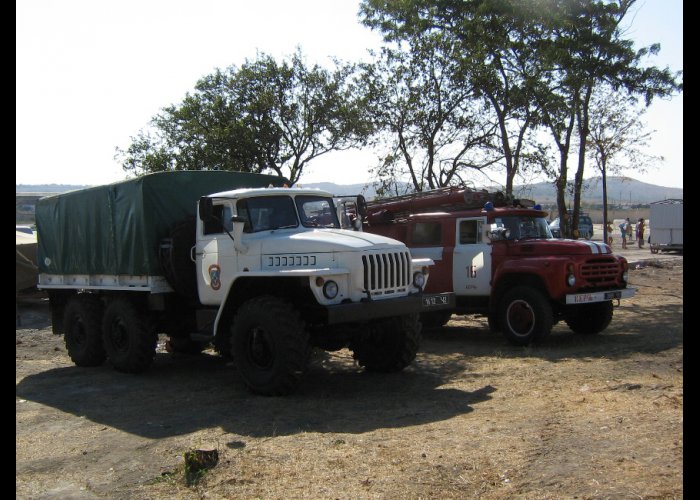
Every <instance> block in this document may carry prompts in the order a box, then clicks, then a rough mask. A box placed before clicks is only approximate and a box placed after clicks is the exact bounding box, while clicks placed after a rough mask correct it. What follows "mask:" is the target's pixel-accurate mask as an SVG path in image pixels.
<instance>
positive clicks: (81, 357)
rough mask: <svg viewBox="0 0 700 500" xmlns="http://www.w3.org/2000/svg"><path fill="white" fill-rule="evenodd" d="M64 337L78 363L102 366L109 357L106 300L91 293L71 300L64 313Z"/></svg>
mask: <svg viewBox="0 0 700 500" xmlns="http://www.w3.org/2000/svg"><path fill="white" fill-rule="evenodd" d="M63 326H64V329H65V337H64V340H65V342H66V349H67V350H68V355H69V356H70V359H71V360H73V363H75V364H76V365H77V366H99V365H101V364H102V363H104V360H105V359H106V358H107V355H106V354H105V350H104V347H103V345H102V302H101V301H100V299H99V298H98V297H97V296H94V295H90V294H87V293H81V294H79V295H74V296H73V297H71V298H70V299H69V300H68V304H67V305H66V309H65V312H64V315H63Z"/></svg>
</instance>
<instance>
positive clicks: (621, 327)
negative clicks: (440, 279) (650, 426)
mask: <svg viewBox="0 0 700 500" xmlns="http://www.w3.org/2000/svg"><path fill="white" fill-rule="evenodd" d="M620 309H621V310H616V312H615V315H614V317H613V321H612V323H611V324H610V326H609V327H608V328H607V329H606V330H605V331H604V332H602V333H600V334H597V335H578V334H575V333H573V332H572V331H571V330H570V329H569V327H568V326H567V325H566V323H564V322H563V321H561V322H559V323H558V324H557V325H556V326H555V327H554V328H553V329H552V333H551V335H550V336H549V337H547V338H546V339H545V340H544V341H543V342H541V343H540V344H537V345H532V346H527V347H518V346H513V345H511V344H510V343H508V341H507V340H506V339H505V338H504V337H503V336H502V335H501V334H498V333H491V332H490V331H489V329H488V326H487V323H486V319H483V320H478V319H469V321H466V322H462V321H460V319H461V318H460V317H459V316H453V320H452V321H450V323H448V325H447V326H444V327H442V328H436V329H433V330H428V331H425V332H424V333H423V337H424V342H423V345H422V348H421V352H424V353H430V354H436V355H440V354H445V353H463V354H465V355H467V356H498V357H507V358H527V357H535V358H540V359H545V360H547V361H561V360H564V359H568V358H576V357H578V358H585V357H600V356H605V357H609V358H613V359H614V358H623V357H627V356H630V355H633V354H636V353H647V354H655V353H658V352H661V351H665V350H667V349H671V348H674V347H679V346H681V345H683V304H664V305H659V306H654V307H647V308H645V309H642V310H632V309H631V307H630V306H623V307H622V308H620ZM462 323H466V324H462Z"/></svg>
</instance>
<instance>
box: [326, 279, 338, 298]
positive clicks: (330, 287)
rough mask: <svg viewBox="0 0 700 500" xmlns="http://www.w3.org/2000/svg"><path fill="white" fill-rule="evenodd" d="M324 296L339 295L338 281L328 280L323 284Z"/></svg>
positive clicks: (333, 296) (332, 296)
mask: <svg viewBox="0 0 700 500" xmlns="http://www.w3.org/2000/svg"><path fill="white" fill-rule="evenodd" d="M323 296H324V297H326V298H327V299H334V298H336V297H337V296H338V283H336V282H335V281H332V280H328V281H326V282H325V283H324V285H323Z"/></svg>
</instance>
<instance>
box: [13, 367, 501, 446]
mask: <svg viewBox="0 0 700 500" xmlns="http://www.w3.org/2000/svg"><path fill="white" fill-rule="evenodd" d="M325 364H327V365H330V366H326V367H322V366H320V363H313V364H312V366H311V367H310V369H309V372H308V373H307V376H306V378H305V380H304V381H303V383H302V384H301V386H300V387H299V390H298V391H297V392H296V393H295V394H294V395H292V396H288V397H276V398H273V397H262V396H253V395H251V394H249V393H248V392H247V390H246V389H245V388H244V386H243V383H242V381H241V379H240V378H239V377H238V375H237V373H236V370H235V367H233V366H231V364H230V363H229V364H228V365H227V363H226V362H225V361H224V360H223V359H222V358H219V357H217V356H213V355H207V354H204V355H201V356H193V357H188V356H183V355H170V354H158V355H157V357H156V360H155V362H154V365H153V367H152V369H151V370H150V371H149V372H148V373H145V374H141V375H127V374H122V373H119V372H116V371H114V370H112V368H111V367H109V366H108V365H104V366H102V367H98V368H91V369H86V368H78V367H63V368H55V369H51V370H47V371H45V372H41V373H37V374H32V375H29V376H27V377H25V378H24V379H23V380H21V381H20V382H19V383H18V384H17V387H16V394H17V397H19V398H23V399H26V400H29V401H34V402H37V403H40V404H43V405H47V406H51V407H54V408H56V409H58V410H61V411H63V412H68V413H71V414H74V415H76V416H84V417H86V418H88V419H90V420H92V421H94V422H98V423H102V424H104V425H109V426H112V427H115V428H117V429H120V430H123V431H125V432H129V433H132V434H136V435H139V436H144V437H148V438H162V437H168V436H174V435H181V434H185V433H190V432H194V431H197V430H200V429H204V428H212V427H216V426H220V427H222V428H223V429H224V430H226V431H227V432H231V433H235V434H240V435H244V436H251V437H267V436H276V435H291V434H295V433H301V432H347V433H363V432H367V431H371V430H375V429H379V428H398V427H407V426H413V425H420V424H424V423H427V422H434V421H441V420H445V419H449V418H452V417H454V416H457V415H463V414H466V413H469V412H471V411H473V405H475V404H478V403H479V402H481V401H485V400H487V399H490V397H491V396H490V395H489V394H491V393H492V392H493V391H495V390H496V389H495V388H493V387H491V386H488V385H487V386H484V387H481V388H479V389H477V390H474V391H471V392H468V391H463V390H456V389H451V388H441V387H440V386H441V385H443V384H444V382H445V376H446V374H444V373H443V374H442V375H438V374H435V373H423V372H421V371H420V369H419V368H415V367H410V368H408V369H406V370H405V371H403V372H401V373H396V374H390V375H380V374H372V373H365V372H363V371H362V370H361V369H360V368H359V367H356V366H352V365H349V364H347V363H336V364H337V366H333V363H332V362H331V363H325ZM455 369H459V367H455Z"/></svg>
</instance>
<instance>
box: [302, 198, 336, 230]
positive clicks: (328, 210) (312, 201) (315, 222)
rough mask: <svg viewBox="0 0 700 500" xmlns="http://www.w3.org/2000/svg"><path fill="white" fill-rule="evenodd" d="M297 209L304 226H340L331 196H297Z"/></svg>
mask: <svg viewBox="0 0 700 500" xmlns="http://www.w3.org/2000/svg"><path fill="white" fill-rule="evenodd" d="M296 203H297V210H299V217H300V218H301V223H302V225H303V226H304V227H334V228H340V222H338V214H337V213H336V211H335V207H334V205H333V199H332V198H325V197H323V196H297V197H296Z"/></svg>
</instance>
